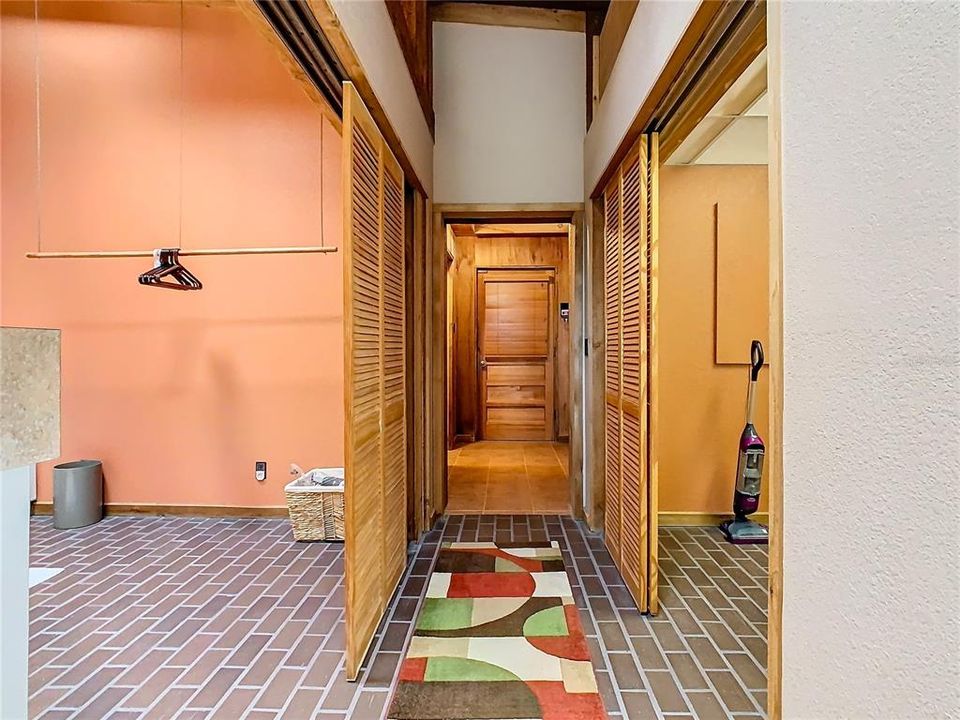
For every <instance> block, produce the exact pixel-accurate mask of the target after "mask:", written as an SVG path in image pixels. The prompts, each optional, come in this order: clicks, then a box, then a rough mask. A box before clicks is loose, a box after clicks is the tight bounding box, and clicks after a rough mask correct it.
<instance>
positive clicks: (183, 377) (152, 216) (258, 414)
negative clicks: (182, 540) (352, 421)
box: [0, 2, 343, 506]
mask: <svg viewBox="0 0 960 720" xmlns="http://www.w3.org/2000/svg"><path fill="white" fill-rule="evenodd" d="M2 7H3V17H2V53H3V55H2V66H3V77H2V108H3V117H2V135H3V138H4V147H3V158H2V183H3V184H2V206H3V207H2V232H3V235H2V239H3V246H2V268H0V271H2V276H3V285H2V317H0V319H2V323H3V324H4V325H36V326H44V327H57V328H62V329H63V397H62V402H63V455H62V459H64V460H66V459H76V458H80V457H96V458H101V459H102V460H103V461H104V467H105V473H106V478H107V479H106V483H107V484H106V500H107V502H113V503H158V504H198V505H238V506H262V505H279V504H282V503H283V490H282V488H283V485H284V484H285V482H286V481H287V479H288V472H287V470H288V465H289V463H291V462H297V463H299V464H301V465H303V466H305V467H306V466H314V465H341V464H342V462H343V350H342V346H343V329H342V320H343V310H342V308H343V298H342V263H343V261H342V257H341V256H339V255H304V256H292V255H288V256H283V255H276V256H265V257H215V258H193V259H189V260H188V261H186V262H185V264H187V265H188V267H189V268H190V269H191V270H192V271H193V272H194V273H195V274H196V275H197V276H198V277H199V278H200V279H201V280H202V281H203V283H204V289H203V290H202V291H200V292H190V293H181V292H176V291H170V290H161V289H156V288H146V287H142V286H140V285H138V284H137V276H138V274H139V273H140V272H142V271H143V270H146V269H148V268H149V266H150V260H148V259H121V260H27V259H25V258H24V253H25V252H27V251H29V250H34V249H36V248H37V246H38V222H37V221H38V217H39V220H40V222H39V228H40V232H39V242H40V243H41V244H42V248H43V249H44V250H54V249H57V250H81V249H105V250H106V249H121V248H129V249H139V248H154V247H161V246H177V245H181V244H182V246H183V247H190V248H199V247H232V246H270V245H298V244H299V245H309V244H321V241H322V242H323V243H326V244H330V245H339V244H340V241H341V191H340V137H339V134H338V132H337V130H336V129H335V128H333V127H332V126H331V125H329V123H327V122H325V121H324V120H322V118H321V115H320V112H319V111H318V110H317V108H316V107H315V106H314V105H313V104H312V103H311V102H310V101H309V100H308V98H307V97H306V95H305V94H304V93H303V91H302V90H301V89H300V87H299V86H298V85H297V83H296V82H295V81H294V80H293V79H292V78H291V77H290V76H289V75H288V73H287V70H286V69H285V68H284V67H283V65H282V64H281V62H280V60H279V58H278V56H277V54H276V50H275V49H274V48H272V47H271V46H270V45H269V44H268V43H267V41H266V40H265V39H264V38H262V37H261V36H260V35H259V34H258V32H257V31H256V30H255V29H254V28H253V26H252V25H250V24H249V21H248V20H247V19H246V18H244V17H243V16H242V15H241V14H240V13H239V12H238V11H237V10H236V9H234V8H233V7H230V6H215V7H205V6H203V5H199V4H198V5H193V4H186V5H185V8H184V10H183V13H184V15H183V27H184V33H183V61H184V62H183V65H184V71H183V99H182V102H181V82H180V77H181V75H180V46H181V33H180V28H181V15H180V13H181V9H180V5H179V4H177V3H120V2H109V3H86V2H64V3H47V2H44V3H43V4H42V5H41V17H42V20H41V24H40V32H39V43H40V75H41V92H40V108H41V109H40V117H41V123H40V140H41V142H40V147H41V152H40V159H41V168H42V171H41V174H40V182H39V185H38V182H37V174H36V168H37V158H36V127H37V120H36V115H35V106H36V95H35V74H34V60H35V50H36V35H35V27H34V23H33V3H10V2H4V3H3V4H2ZM181 135H182V148H181ZM321 135H322V142H321ZM321 156H322V158H321ZM181 157H182V166H181ZM181 168H182V169H181ZM321 168H322V173H321ZM181 178H182V193H181V191H180V187H181V186H180V182H181ZM321 186H322V191H321ZM38 188H39V192H38ZM321 194H322V198H323V202H322V218H323V219H322V225H323V227H322V230H321V202H320V198H321ZM256 460H266V461H268V463H269V471H268V472H269V475H268V479H267V481H266V482H265V483H258V482H257V481H256V480H255V479H254V476H253V471H254V462H255V461H256ZM50 497H51V472H50V466H49V465H45V466H43V467H42V468H41V472H40V480H39V499H40V500H49V499H50Z"/></svg>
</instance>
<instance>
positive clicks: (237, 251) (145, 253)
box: [27, 245, 338, 259]
mask: <svg viewBox="0 0 960 720" xmlns="http://www.w3.org/2000/svg"><path fill="white" fill-rule="evenodd" d="M337 250H338V248H337V247H335V246H329V245H298V246H294V247H259V248H210V249H198V250H180V252H179V255H180V257H194V256H199V255H289V254H293V253H298V254H303V253H335V252H337ZM27 257H28V258H40V259H45V258H130V257H153V250H88V251H76V252H28V253H27Z"/></svg>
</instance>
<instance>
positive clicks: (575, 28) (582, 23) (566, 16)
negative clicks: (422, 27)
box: [430, 2, 587, 33]
mask: <svg viewBox="0 0 960 720" xmlns="http://www.w3.org/2000/svg"><path fill="white" fill-rule="evenodd" d="M430 20H431V21H432V22H450V23H465V24H469V25H498V26H502V27H518V28H533V29H537V30H564V31H567V32H579V33H582V32H584V31H585V29H586V22H587V21H586V13H585V12H584V11H582V10H558V9H548V8H536V7H521V6H514V5H492V4H488V3H470V2H441V3H436V4H433V5H431V6H430Z"/></svg>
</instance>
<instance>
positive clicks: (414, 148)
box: [330, 0, 433, 195]
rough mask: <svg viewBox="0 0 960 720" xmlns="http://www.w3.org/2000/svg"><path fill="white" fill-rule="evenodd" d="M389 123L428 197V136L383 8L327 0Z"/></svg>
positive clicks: (367, 1) (363, 0) (370, 1)
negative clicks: (348, 39)
mask: <svg viewBox="0 0 960 720" xmlns="http://www.w3.org/2000/svg"><path fill="white" fill-rule="evenodd" d="M330 5H331V6H332V7H333V10H334V12H336V14H337V18H338V19H339V20H340V24H341V25H343V29H344V30H345V31H346V33H347V37H349V38H350V43H351V44H352V45H353V49H354V50H355V51H356V53H357V57H358V58H359V59H360V64H361V65H363V69H364V72H365V73H366V74H367V79H368V80H369V81H370V85H371V86H372V87H373V91H374V92H375V93H376V95H377V99H378V100H379V101H380V104H381V105H383V109H384V112H386V114H387V117H388V118H390V124H391V125H393V129H394V130H395V131H396V133H397V135H398V136H399V137H400V142H401V144H402V145H403V149H404V150H405V151H406V153H407V156H408V157H409V158H410V164H411V165H413V168H414V170H416V172H417V177H419V178H420V182H422V183H423V185H424V187H425V189H426V191H427V194H428V195H432V194H433V137H432V136H431V135H430V127H429V125H427V120H426V118H425V117H424V115H423V109H422V108H421V107H420V101H419V100H418V99H417V91H416V89H415V88H414V86H413V80H412V79H411V77H410V73H409V71H408V70H407V64H406V61H405V60H404V59H403V51H402V50H401V49H400V41H399V40H397V35H396V32H395V31H394V29H393V24H392V23H391V21H390V15H389V13H388V12H387V6H386V5H385V4H384V3H383V2H377V1H376V0H330Z"/></svg>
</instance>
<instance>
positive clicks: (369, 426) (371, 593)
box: [343, 83, 406, 680]
mask: <svg viewBox="0 0 960 720" xmlns="http://www.w3.org/2000/svg"><path fill="white" fill-rule="evenodd" d="M343 178H344V192H343V202H344V237H343V254H344V278H343V279H344V350H345V376H344V377H345V382H344V386H345V391H346V393H345V394H346V404H345V410H346V416H345V423H344V425H345V448H344V450H345V453H344V455H345V457H344V464H345V473H346V484H345V489H344V532H345V536H344V556H345V573H346V590H347V592H346V635H347V637H346V645H347V659H346V672H347V677H348V678H349V679H351V680H352V679H355V678H356V677H357V675H358V673H359V671H360V666H361V664H362V663H363V658H364V656H365V654H366V652H367V649H368V648H369V646H370V641H371V640H372V639H373V636H374V633H375V632H376V629H377V626H378V625H379V623H380V620H381V618H382V617H383V614H384V612H385V611H386V608H387V605H388V603H389V601H390V597H391V595H392V594H393V592H394V590H395V589H396V587H397V584H398V582H399V580H400V577H401V575H402V574H403V571H404V567H405V565H406V452H405V446H406V427H405V416H406V413H405V396H404V381H405V372H406V368H405V360H404V358H405V349H404V348H405V338H404V304H403V303H404V291H403V289H404V264H403V263H404V259H403V258H404V255H403V240H404V237H403V229H404V218H403V173H402V171H401V169H400V166H399V164H398V163H397V160H396V158H394V156H393V154H392V153H391V152H390V149H389V148H388V147H387V145H386V142H385V141H384V139H383V136H382V135H381V133H380V131H379V129H378V128H377V125H376V123H375V122H374V120H373V118H372V117H371V116H370V113H369V112H368V111H367V109H366V108H365V107H364V105H363V102H362V101H361V100H360V98H359V96H358V95H357V93H356V91H355V90H354V88H353V85H351V84H350V83H345V84H344V115H343Z"/></svg>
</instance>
